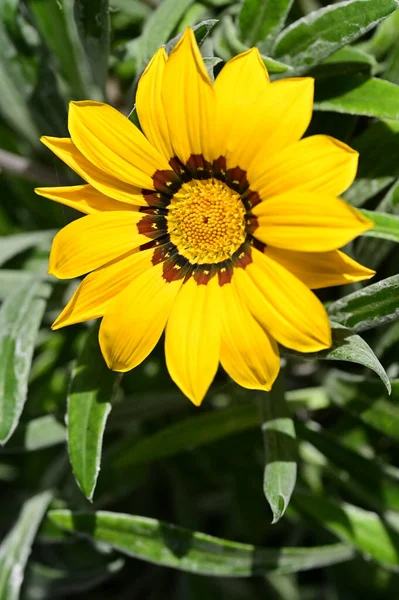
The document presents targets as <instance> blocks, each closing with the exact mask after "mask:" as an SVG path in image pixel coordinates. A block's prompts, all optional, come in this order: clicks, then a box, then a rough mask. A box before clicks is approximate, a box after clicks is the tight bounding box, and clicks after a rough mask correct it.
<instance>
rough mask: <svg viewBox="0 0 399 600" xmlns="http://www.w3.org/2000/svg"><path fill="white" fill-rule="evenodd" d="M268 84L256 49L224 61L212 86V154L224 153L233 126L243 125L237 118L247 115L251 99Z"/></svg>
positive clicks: (267, 77) (263, 92)
mask: <svg viewBox="0 0 399 600" xmlns="http://www.w3.org/2000/svg"><path fill="white" fill-rule="evenodd" d="M268 85H269V75H268V73H267V70H266V67H265V65H264V64H263V61H262V59H261V56H260V54H259V50H258V49H257V48H251V49H250V50H247V51H246V52H243V53H241V54H239V55H238V56H235V57H234V58H232V59H231V60H229V61H228V62H227V63H226V65H225V66H224V67H223V69H222V70H221V72H220V73H219V75H218V76H217V78H216V81H215V86H214V87H215V96H216V106H217V116H216V122H215V124H214V130H215V131H214V135H215V137H216V144H217V148H218V150H215V154H217V155H224V154H225V150H226V147H227V146H228V140H229V136H230V132H232V135H233V136H234V130H235V128H237V127H241V126H242V124H240V123H239V121H240V119H245V120H246V119H247V118H248V112H249V111H250V110H251V106H252V104H253V103H254V99H255V98H258V97H261V98H262V97H264V96H265V95H266V93H267V88H268ZM234 166H235V165H234Z"/></svg>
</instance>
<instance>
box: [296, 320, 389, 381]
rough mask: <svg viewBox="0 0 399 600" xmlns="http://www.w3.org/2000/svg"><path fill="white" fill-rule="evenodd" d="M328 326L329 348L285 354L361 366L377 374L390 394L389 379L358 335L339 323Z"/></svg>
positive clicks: (331, 323) (331, 322)
mask: <svg viewBox="0 0 399 600" xmlns="http://www.w3.org/2000/svg"><path fill="white" fill-rule="evenodd" d="M335 317H336V315H335V314H334V318H335ZM330 325H331V333H332V346H331V348H329V349H327V350H322V351H321V352H314V353H309V354H301V353H297V352H294V351H292V350H286V352H287V354H292V355H293V356H296V357H300V358H301V359H302V360H311V359H318V360H343V361H346V362H352V363H356V364H358V365H362V366H364V367H367V368H368V369H371V370H372V371H374V373H377V375H378V376H379V377H380V378H381V380H382V382H383V383H384V385H385V387H386V388H387V390H388V393H390V392H391V384H390V381H389V378H388V376H387V374H386V372H385V370H384V368H383V366H382V365H381V363H380V361H379V360H378V358H377V357H376V355H375V354H374V352H373V351H372V349H371V348H370V346H369V345H368V344H367V342H365V341H364V339H363V338H361V337H360V335H357V334H356V333H354V332H353V331H351V330H350V329H348V328H347V327H344V326H343V325H341V324H340V323H336V322H334V321H330Z"/></svg>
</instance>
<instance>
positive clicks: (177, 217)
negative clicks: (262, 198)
mask: <svg viewBox="0 0 399 600" xmlns="http://www.w3.org/2000/svg"><path fill="white" fill-rule="evenodd" d="M166 219H167V222H168V233H169V235H170V241H171V242H172V243H173V244H174V245H175V246H176V247H177V250H178V252H179V254H181V255H182V256H184V257H185V258H188V260H189V261H190V262H191V263H198V264H206V263H208V264H209V263H218V262H221V261H223V260H226V259H228V258H230V257H231V256H232V254H233V253H234V252H235V251H236V250H237V249H238V248H239V247H240V246H241V244H242V243H243V242H244V241H245V208H244V205H243V203H242V201H241V198H240V195H239V194H237V192H235V191H233V190H232V189H231V188H229V187H228V186H227V185H226V184H225V183H223V182H221V181H218V180H217V179H205V180H202V181H201V180H193V181H190V182H188V183H184V184H183V185H182V186H181V188H180V189H179V191H178V192H177V193H176V194H175V195H174V196H173V198H172V200H171V202H170V204H169V210H168V215H167V217H166Z"/></svg>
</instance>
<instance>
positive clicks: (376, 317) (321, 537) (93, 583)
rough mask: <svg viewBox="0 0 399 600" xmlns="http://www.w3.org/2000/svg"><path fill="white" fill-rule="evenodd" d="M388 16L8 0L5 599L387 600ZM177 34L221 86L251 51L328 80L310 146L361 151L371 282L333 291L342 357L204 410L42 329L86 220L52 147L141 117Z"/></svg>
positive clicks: (2, 372) (391, 562) (396, 388)
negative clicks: (105, 116) (233, 64)
mask: <svg viewBox="0 0 399 600" xmlns="http://www.w3.org/2000/svg"><path fill="white" fill-rule="evenodd" d="M398 8H399V0H349V1H345V2H319V1H318V0H296V1H292V0H244V1H243V2H236V1H234V0H203V1H202V2H195V1H194V0H162V1H161V2H159V4H158V3H157V0H109V2H108V0H97V1H96V2H94V1H93V2H91V1H90V2H89V1H85V0H24V1H22V0H0V168H1V201H0V234H1V236H2V237H1V238H0V301H1V302H2V304H1V307H0V441H1V444H2V446H1V450H0V485H1V500H0V502H1V510H0V536H1V540H2V541H1V543H0V600H16V599H18V598H23V599H25V600H54V599H58V598H60V599H64V598H72V597H76V598H77V599H79V598H81V599H83V598H85V599H89V600H90V599H99V600H102V599H111V598H112V599H114V598H117V599H118V600H135V599H141V598H143V599H144V598H145V599H146V598H150V599H153V600H156V599H158V598H159V599H161V598H162V599H164V598H168V599H169V598H170V599H173V600H198V599H202V598H207V599H208V598H209V599H213V598H218V599H221V600H223V599H229V600H244V599H253V598H266V597H267V598H271V599H278V600H299V599H305V600H312V599H314V600H320V599H326V600H327V599H328V600H335V599H338V598H339V599H340V600H341V599H342V600H346V599H348V600H349V599H358V598H364V599H368V598H370V599H373V600H376V599H377V600H378V599H379V598H395V597H396V596H397V590H398V586H399V577H398V571H399V469H398V464H397V460H398V455H399V452H398V443H399V406H398V401H399V354H398V351H399V321H398V320H397V319H398V317H399V275H398V274H397V272H398V256H399V254H398V246H397V245H396V244H397V243H398V242H399V10H398ZM187 26H193V27H194V28H195V34H196V37H197V40H198V42H199V44H201V46H202V52H203V55H204V57H205V60H206V64H207V67H208V69H209V71H210V73H211V74H212V76H213V75H216V74H217V72H218V71H219V70H220V68H221V66H222V65H223V61H226V60H228V59H229V58H231V57H232V56H234V55H236V54H237V53H239V52H242V51H243V50H245V49H247V48H248V47H250V46H252V45H257V46H258V47H259V49H260V51H261V53H262V56H263V60H264V62H265V64H266V65H267V67H268V69H269V72H270V73H271V77H272V79H279V78H282V77H291V76H297V75H303V74H310V75H312V76H314V77H315V78H316V96H315V113H314V118H313V120H312V123H311V125H310V128H309V132H308V133H326V134H331V135H333V136H334V137H336V138H339V139H341V140H343V141H345V142H347V143H349V144H350V145H352V146H353V147H354V148H356V149H357V150H358V151H359V152H360V166H359V172H358V177H357V180H356V182H355V183H354V184H353V186H352V187H351V188H350V190H349V191H348V192H347V193H346V194H345V198H346V200H348V201H349V202H350V203H352V204H353V205H354V206H357V207H360V208H361V209H362V210H364V212H365V213H366V214H367V215H368V216H369V217H370V218H372V219H373V220H374V222H375V224H376V227H375V228H374V229H373V230H372V231H370V232H367V234H366V235H365V236H364V237H362V238H361V239H359V240H357V241H356V242H355V243H353V244H351V246H350V247H349V248H347V251H348V252H349V253H350V254H351V255H352V256H354V257H355V258H356V259H357V260H359V261H360V262H363V263H364V264H366V265H367V266H369V267H372V268H375V269H376V270H377V276H376V277H375V279H374V280H372V282H371V283H370V282H367V283H366V284H365V285H364V286H363V285H360V284H356V285H351V286H345V287H343V288H335V289H329V290H324V291H322V292H321V294H320V297H321V298H322V300H323V301H325V302H326V303H327V305H328V309H329V312H330V315H331V321H332V327H333V332H334V346H333V348H332V349H331V350H330V351H328V352H324V353H319V354H318V355H313V356H311V357H309V356H307V357H306V361H305V357H304V356H300V355H295V354H293V353H290V354H288V353H287V354H286V356H285V361H286V366H285V369H284V374H283V376H282V377H280V378H279V381H278V382H277V384H276V385H275V387H274V390H273V392H272V393H270V394H266V393H264V394H261V393H259V394H256V393H249V392H248V391H246V390H243V389H241V388H239V387H238V386H236V385H235V384H233V382H231V381H229V380H228V378H227V376H226V375H225V374H224V373H223V372H222V371H220V372H219V373H218V375H217V377H216V379H215V382H214V384H213V385H212V388H211V390H210V392H209V394H208V396H207V398H206V400H205V402H204V404H203V406H202V407H201V409H200V410H198V409H195V408H194V407H193V406H191V405H190V403H189V401H188V400H187V399H185V398H184V397H183V396H182V395H181V394H180V393H178V391H177V390H176V388H175V387H174V385H173V384H172V382H171V381H170V379H169V376H168V374H167V371H166V368H165V364H164V359H163V348H162V344H161V345H160V346H159V347H158V348H156V350H155V351H154V352H153V353H152V355H151V356H150V357H149V358H148V359H147V360H146V361H145V362H144V363H143V364H142V365H140V366H139V367H138V368H136V369H135V370H134V371H133V372H131V373H129V374H127V375H126V376H124V377H123V379H121V377H120V376H119V375H117V374H115V373H112V372H110V371H108V370H107V369H106V367H105V365H104V362H103V359H102V357H101V354H100V352H99V349H98V345H97V341H96V339H97V326H96V324H94V325H93V324H84V325H79V326H74V327H70V328H67V329H65V330H61V331H57V332H51V330H50V324H51V322H52V321H53V319H54V318H55V316H56V315H57V314H58V313H59V311H60V310H61V308H62V306H63V305H64V303H65V301H66V299H67V298H69V297H70V294H71V292H72V290H73V289H74V287H75V285H76V282H72V283H71V282H65V281H55V280H54V279H53V278H50V277H48V276H47V275H46V269H47V261H48V252H49V247H50V244H51V239H52V237H53V235H54V233H55V231H56V230H57V229H59V228H60V227H62V226H63V225H65V224H66V223H67V222H68V221H70V220H71V219H73V218H75V217H76V216H77V215H76V214H75V213H74V212H73V211H72V210H70V209H67V208H63V207H60V206H59V205H55V204H53V203H51V202H50V201H47V200H45V199H43V198H39V197H37V196H35V195H34V193H33V187H34V186H35V185H40V186H45V185H57V184H66V185H67V184H73V183H76V182H77V181H78V180H77V179H76V177H75V176H74V175H73V174H72V173H71V172H70V171H69V170H68V169H66V168H65V167H64V165H63V164H62V163H61V162H60V161H58V159H56V158H55V157H53V156H51V155H50V153H49V152H48V151H47V150H46V149H45V148H44V147H42V146H41V144H40V142H39V137H40V135H52V136H66V135H68V133H67V104H68V101H69V100H71V99H74V100H77V99H87V98H92V99H100V100H107V101H108V102H109V103H111V104H112V105H114V106H116V107H117V108H118V109H120V110H121V111H123V112H124V113H125V114H129V113H130V112H131V111H132V109H133V107H134V96H135V89H136V86H137V81H138V79H139V77H140V73H141V72H142V70H143V68H144V67H145V65H146V63H147V62H148V60H149V58H150V57H151V56H152V54H153V53H154V51H155V50H157V48H159V47H160V46H161V45H162V44H166V47H167V49H168V50H170V49H171V48H172V47H173V45H174V43H175V41H176V36H178V35H179V33H181V32H182V31H183V30H184V29H185V27H187ZM131 119H132V120H133V121H135V119H136V117H135V113H134V111H133V112H132V113H131ZM333 361H337V362H333ZM262 482H263V483H262ZM272 521H274V523H273V524H272ZM137 558H139V559H142V560H137ZM165 567H172V568H165ZM205 576H207V577H205Z"/></svg>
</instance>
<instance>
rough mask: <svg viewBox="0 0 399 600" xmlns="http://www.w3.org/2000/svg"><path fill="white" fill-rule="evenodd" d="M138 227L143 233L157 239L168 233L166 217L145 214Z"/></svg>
mask: <svg viewBox="0 0 399 600" xmlns="http://www.w3.org/2000/svg"><path fill="white" fill-rule="evenodd" d="M137 229H138V231H139V233H141V234H142V235H146V236H147V237H149V238H152V239H155V238H158V237H160V236H162V235H165V234H166V221H165V217H162V216H156V215H144V216H143V218H142V219H141V220H140V221H139V222H138V223H137Z"/></svg>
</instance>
